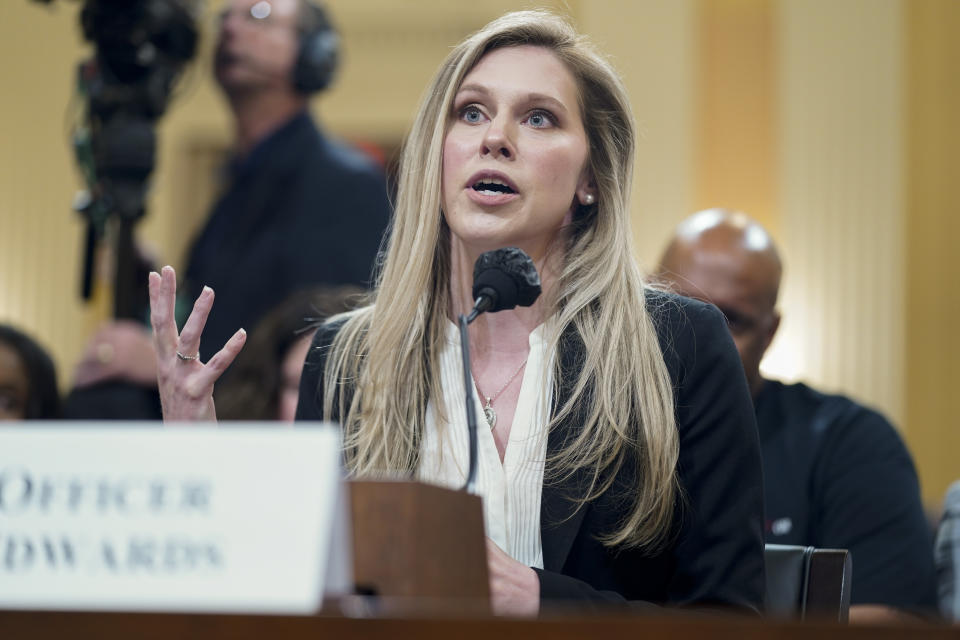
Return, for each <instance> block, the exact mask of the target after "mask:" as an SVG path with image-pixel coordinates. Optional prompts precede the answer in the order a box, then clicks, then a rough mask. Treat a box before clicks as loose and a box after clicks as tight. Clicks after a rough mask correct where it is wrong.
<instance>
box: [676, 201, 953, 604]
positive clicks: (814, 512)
mask: <svg viewBox="0 0 960 640" xmlns="http://www.w3.org/2000/svg"><path fill="white" fill-rule="evenodd" d="M658 271H659V273H658V280H660V281H661V282H663V283H665V284H667V285H669V287H670V288H671V290H672V291H674V292H676V293H679V294H681V295H685V296H688V297H691V298H696V299H699V300H704V301H707V302H711V303H713V304H715V305H716V306H717V307H719V308H720V310H721V311H722V312H723V314H724V315H725V316H726V319H727V324H728V327H729V329H730V333H731V334H732V336H733V340H734V343H735V344H736V346H737V350H738V351H739V352H740V359H741V361H742V362H743V368H744V372H745V373H746V377H747V383H748V385H749V387H750V392H751V395H752V396H753V402H754V408H755V409H756V413H757V426H758V428H759V430H760V447H761V452H762V456H763V463H764V465H763V471H764V488H765V511H766V522H765V539H766V542H767V543H773V544H792V545H803V546H815V547H829V548H841V549H849V550H850V552H851V554H852V558H853V585H852V591H851V605H852V606H851V608H850V620H851V622H858V621H861V622H869V621H883V620H894V619H897V618H899V617H901V616H903V614H904V613H906V612H911V613H917V614H921V615H926V614H929V613H931V612H933V611H934V609H935V606H936V600H935V594H934V577H933V559H932V554H931V553H930V549H931V546H930V545H931V542H932V541H931V536H930V529H929V526H928V524H927V519H926V517H925V515H924V511H923V504H922V502H921V499H920V488H919V481H918V480H917V474H916V471H915V469H914V466H913V460H912V459H911V457H910V453H909V452H908V451H907V448H906V446H905V445H904V443H903V441H902V440H901V439H900V436H899V434H898V433H897V431H896V429H894V427H893V426H892V425H891V424H890V423H889V422H888V421H887V420H886V418H884V417H883V416H882V415H880V414H879V413H877V412H876V411H873V410H871V409H868V408H866V407H863V406H861V405H859V404H857V403H856V402H854V401H853V400H850V399H849V398H846V397H843V396H839V395H828V394H825V393H821V392H819V391H816V390H814V389H811V388H810V387H808V386H806V385H804V384H791V385H788V384H784V383H782V382H778V381H776V380H768V379H765V378H764V377H763V376H762V375H761V373H760V361H761V360H762V359H763V355H764V353H765V352H766V351H767V348H768V347H769V346H770V343H771V341H772V340H773V337H774V335H775V334H776V332H777V328H778V327H779V326H780V313H779V312H778V311H777V308H776V304H777V295H778V292H779V289H780V279H781V276H782V272H783V267H782V264H781V261H780V255H779V252H778V251H777V248H776V246H775V245H774V243H773V239H772V238H771V237H770V234H769V233H767V231H766V230H765V229H764V228H763V227H762V226H760V225H759V224H758V223H756V222H755V221H753V220H751V219H750V218H748V217H747V216H746V215H745V214H743V213H740V212H732V211H727V210H723V209H710V210H707V211H701V212H699V213H696V214H694V215H693V216H691V217H690V218H688V219H686V220H684V221H683V222H682V223H681V224H680V225H679V226H678V227H677V230H676V233H675V235H674V237H673V239H672V240H671V242H670V244H669V246H668V247H667V250H666V252H665V253H664V255H663V257H662V258H661V260H660V266H659V269H658Z"/></svg>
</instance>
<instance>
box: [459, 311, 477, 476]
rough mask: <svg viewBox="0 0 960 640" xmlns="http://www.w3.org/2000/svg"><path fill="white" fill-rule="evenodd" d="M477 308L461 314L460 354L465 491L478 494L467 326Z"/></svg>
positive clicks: (475, 423)
mask: <svg viewBox="0 0 960 640" xmlns="http://www.w3.org/2000/svg"><path fill="white" fill-rule="evenodd" d="M477 315H478V314H477V311H476V307H474V310H473V311H472V312H471V313H470V317H469V318H468V317H467V316H465V315H463V314H462V313H461V314H460V316H459V318H458V320H459V324H460V354H461V356H462V358H461V359H462V360H463V391H464V393H465V394H466V395H465V396H464V397H465V398H466V402H464V404H465V405H466V407H467V433H468V434H469V438H470V467H469V471H468V472H467V482H466V484H464V485H463V490H464V491H466V492H467V493H474V494H475V493H476V492H477V490H476V489H477V409H476V407H474V406H473V372H472V371H471V369H470V338H469V337H468V336H467V325H468V324H470V322H471V321H473V319H474V318H476V317H477Z"/></svg>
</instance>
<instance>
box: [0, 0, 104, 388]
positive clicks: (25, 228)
mask: <svg viewBox="0 0 960 640" xmlns="http://www.w3.org/2000/svg"><path fill="white" fill-rule="evenodd" d="M77 12H78V5H76V4H73V3H65V4H63V5H62V6H58V7H55V8H53V9H48V8H45V7H42V6H40V5H38V4H34V3H29V2H3V3H2V6H0V53H2V58H3V60H4V63H3V64H2V65H0V87H3V94H2V98H0V322H9V323H13V324H15V325H17V326H19V327H21V328H23V329H25V330H26V331H27V332H29V333H30V334H32V335H33V336H34V337H35V338H37V339H38V340H39V341H40V342H41V343H42V344H43V345H44V346H45V347H46V348H47V349H48V350H50V351H51V352H52V353H53V354H54V356H55V359H56V361H57V364H58V365H59V369H60V376H61V379H63V378H64V377H65V376H69V367H68V365H69V364H70V363H72V361H73V360H74V359H75V358H76V355H77V354H78V353H79V348H80V344H81V340H82V336H83V335H84V333H85V331H86V329H87V326H88V324H89V321H88V316H87V314H86V313H85V312H84V308H83V307H82V306H81V304H80V303H79V297H80V296H79V283H80V276H79V261H80V249H81V237H82V235H81V232H82V230H83V225H82V223H81V219H80V217H79V216H78V215H77V214H75V213H74V212H73V211H71V209H70V204H71V202H72V200H73V195H74V192H75V190H76V188H77V185H78V182H77V180H76V178H75V173H74V168H73V158H72V151H71V149H70V146H69V143H68V124H67V123H68V117H67V114H68V101H69V98H70V90H71V87H72V82H73V77H74V66H75V64H76V61H77V59H78V58H79V56H80V53H81V50H82V48H81V46H80V42H79V33H78V30H77V29H76V27H75V23H76V18H75V17H76V15H77Z"/></svg>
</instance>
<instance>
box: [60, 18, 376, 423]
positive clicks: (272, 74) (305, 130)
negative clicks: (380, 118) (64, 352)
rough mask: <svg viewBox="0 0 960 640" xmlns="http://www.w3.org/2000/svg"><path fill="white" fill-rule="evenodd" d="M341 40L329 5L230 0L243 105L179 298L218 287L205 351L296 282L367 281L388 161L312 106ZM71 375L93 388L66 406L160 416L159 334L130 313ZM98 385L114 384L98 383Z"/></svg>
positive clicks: (230, 39)
mask: <svg viewBox="0 0 960 640" xmlns="http://www.w3.org/2000/svg"><path fill="white" fill-rule="evenodd" d="M337 51H338V38H337V34H336V32H335V31H334V30H333V28H332V26H331V24H330V21H329V19H328V18H327V15H326V13H325V11H324V10H323V9H322V8H321V7H320V6H318V5H316V4H314V3H313V2H311V1H309V0H228V1H227V2H226V9H225V10H224V11H223V13H222V14H221V20H220V28H219V34H218V38H217V45H216V55H215V59H214V75H215V77H216V80H217V82H218V84H219V85H220V87H221V89H222V90H223V93H224V96H225V97H226V100H227V104H228V106H229V108H230V111H231V112H232V115H233V121H234V130H235V144H234V149H233V154H234V155H233V159H232V161H231V164H230V175H229V183H228V186H227V188H226V190H225V191H224V192H223V194H222V196H221V197H220V199H219V201H218V202H217V203H216V205H215V206H214V208H213V211H212V213H211V215H210V218H209V219H208V221H207V223H206V226H205V227H204V228H203V229H202V231H201V232H200V234H199V235H198V236H197V238H196V240H195V241H194V244H193V247H192V249H191V251H190V254H189V258H188V263H187V269H186V271H185V272H184V273H185V282H184V283H183V286H181V287H180V293H181V296H180V299H181V300H189V301H190V302H192V301H193V300H194V299H196V297H197V296H198V295H199V294H200V291H201V289H202V288H203V287H204V286H209V287H211V288H213V290H214V291H215V292H216V298H217V302H216V305H215V306H214V309H213V311H212V312H211V314H210V317H209V318H208V320H207V323H206V328H205V329H204V333H203V342H204V344H203V349H204V352H205V354H202V355H209V354H212V353H215V352H216V351H217V350H218V349H219V348H220V347H222V346H223V344H224V343H225V342H226V341H227V339H228V338H229V337H230V336H231V335H232V334H233V332H235V331H236V330H237V328H239V327H244V328H246V329H248V330H250V329H252V328H254V327H255V326H256V324H257V322H258V321H259V320H260V319H261V318H262V317H263V316H264V315H266V313H267V312H268V311H269V310H270V309H271V308H273V307H275V306H276V305H277V304H279V303H280V302H281V301H282V300H284V299H285V298H287V296H288V295H290V294H291V293H293V292H295V291H297V290H300V289H304V288H308V287H311V286H316V285H332V286H336V285H361V286H366V285H368V284H369V281H370V277H371V271H372V267H373V264H374V261H375V259H376V255H377V251H378V249H379V246H380V242H381V238H382V235H383V232H384V229H386V227H387V224H388V220H389V216H390V204H389V200H388V197H387V188H386V183H385V180H384V177H383V173H382V171H381V170H380V169H379V168H378V167H376V166H375V164H374V163H373V162H371V161H370V160H369V159H367V158H366V157H365V156H363V155H361V154H360V153H359V152H357V151H354V150H352V149H349V148H347V147H345V146H343V145H341V144H339V143H337V142H335V141H333V140H330V139H329V138H327V137H326V136H325V135H323V134H322V133H321V132H320V130H319V129H318V128H317V126H316V124H315V123H314V121H313V119H312V118H311V116H310V114H309V111H308V101H309V96H310V95H311V94H313V93H316V92H318V91H321V90H323V89H325V88H326V87H327V86H328V85H329V84H330V81H331V80H332V77H333V74H334V71H335V69H336V63H337ZM183 306H184V308H185V309H186V310H188V309H189V306H188V305H183ZM107 356H109V357H107ZM111 381H112V382H111ZM104 382H109V383H110V384H112V385H120V386H123V385H126V384H129V383H133V385H134V386H136V387H138V388H142V389H144V390H145V391H149V393H150V394H152V395H151V396H150V398H151V400H150V401H148V402H141V401H140V400H137V401H135V402H129V403H126V402H123V401H121V402H117V401H116V399H117V398H118V397H119V394H117V393H115V391H114V389H113V388H112V387H109V386H108V387H103V386H102V385H101V383H104ZM75 385H76V387H77V388H80V389H83V388H87V389H88V390H89V391H91V392H94V393H84V394H79V395H76V394H72V396H71V397H72V398H73V397H79V399H80V401H79V402H71V401H70V400H69V399H68V403H67V404H68V409H67V414H68V415H69V416H70V417H76V418H111V417H113V418H154V417H156V418H158V417H159V404H158V403H155V402H154V400H153V399H152V398H153V396H154V395H155V391H152V390H153V389H155V387H156V371H155V358H154V354H153V347H152V342H151V340H150V337H149V333H148V332H147V331H146V330H145V329H144V328H143V327H140V326H138V325H136V324H135V323H132V322H129V321H127V322H117V323H112V324H110V325H108V326H106V327H104V328H103V329H101V330H100V331H99V332H98V333H97V334H96V335H95V336H94V337H93V339H92V340H91V341H90V343H89V345H88V348H87V351H86V354H85V355H84V358H83V361H82V362H81V364H80V365H79V366H78V368H77V372H76V379H75ZM95 385H101V388H102V389H103V391H104V393H102V394H98V393H95V391H96V389H89V388H90V387H92V386H95ZM125 406H130V407H133V408H130V409H127V408H124V407H125ZM144 407H146V409H144Z"/></svg>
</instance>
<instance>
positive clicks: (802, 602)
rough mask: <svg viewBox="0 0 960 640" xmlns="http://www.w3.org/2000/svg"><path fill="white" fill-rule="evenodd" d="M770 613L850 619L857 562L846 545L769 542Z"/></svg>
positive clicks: (765, 557) (789, 616)
mask: <svg viewBox="0 0 960 640" xmlns="http://www.w3.org/2000/svg"><path fill="white" fill-rule="evenodd" d="M764 560H765V562H766V565H767V594H766V595H767V614H768V615H770V616H774V617H781V618H799V619H801V620H804V619H806V618H818V619H830V620H836V621H838V622H846V621H847V618H848V616H849V614H850V583H851V577H852V574H853V563H852V560H851V558H850V552H849V551H847V550H846V549H817V548H814V547H800V546H791V545H782V544H768V545H766V548H765V550H764Z"/></svg>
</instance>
